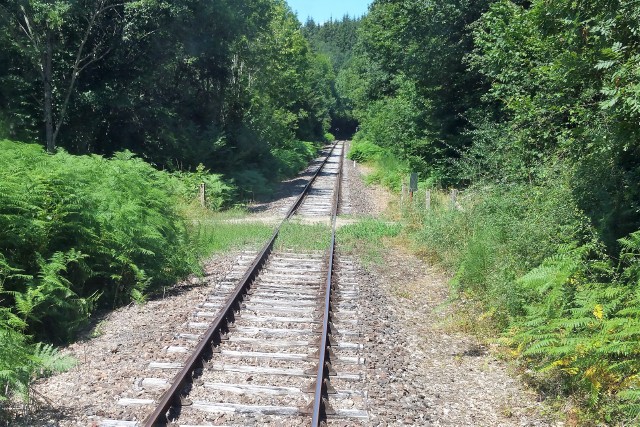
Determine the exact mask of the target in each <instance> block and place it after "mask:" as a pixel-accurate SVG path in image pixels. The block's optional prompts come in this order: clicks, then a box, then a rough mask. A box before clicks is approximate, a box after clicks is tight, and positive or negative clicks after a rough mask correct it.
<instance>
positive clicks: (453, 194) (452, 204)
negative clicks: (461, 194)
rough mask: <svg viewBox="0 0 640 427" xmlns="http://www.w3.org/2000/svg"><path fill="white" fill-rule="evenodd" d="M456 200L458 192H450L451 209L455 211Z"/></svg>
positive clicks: (454, 190) (453, 190)
mask: <svg viewBox="0 0 640 427" xmlns="http://www.w3.org/2000/svg"><path fill="white" fill-rule="evenodd" d="M457 199H458V190H456V189H455V188H454V189H452V190H451V209H456V201H457Z"/></svg>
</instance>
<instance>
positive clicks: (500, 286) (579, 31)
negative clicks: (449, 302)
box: [339, 0, 640, 425]
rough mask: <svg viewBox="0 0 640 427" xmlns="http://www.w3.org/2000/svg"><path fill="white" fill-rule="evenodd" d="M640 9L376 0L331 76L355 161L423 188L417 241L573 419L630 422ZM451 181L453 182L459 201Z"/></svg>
mask: <svg viewBox="0 0 640 427" xmlns="http://www.w3.org/2000/svg"><path fill="white" fill-rule="evenodd" d="M639 13H640V12H639V9H638V7H637V4H636V3H635V2H633V1H625V0H620V1H614V2H602V1H588V2H578V3H576V2H568V1H559V2H553V4H551V3H549V2H545V1H532V2H520V1H511V0H498V1H481V2H468V1H462V2H434V1H426V2H425V1H418V0H400V1H393V2H389V1H382V0H376V1H374V2H373V3H372V6H371V9H370V13H369V14H368V15H367V16H366V17H365V18H364V19H363V21H362V22H361V24H360V29H359V30H358V42H357V44H356V48H355V50H356V55H355V56H354V58H353V60H352V61H351V62H350V64H349V65H348V66H347V68H346V69H345V71H344V73H345V74H348V75H350V76H351V78H350V79H348V80H347V83H348V84H346V85H344V86H339V89H340V91H341V94H340V95H341V96H342V97H343V98H345V99H349V100H350V101H351V102H352V105H353V107H354V110H353V111H354V113H353V114H354V116H355V118H356V119H357V120H358V121H359V126H360V130H359V132H358V133H357V134H356V135H355V137H354V143H353V147H352V151H351V154H350V156H351V158H353V159H356V160H358V161H367V162H370V163H371V164H373V165H375V166H376V171H375V173H374V174H373V175H372V176H371V177H370V179H372V180H375V181H377V182H380V183H383V184H385V185H387V186H389V187H391V188H395V189H399V186H400V183H401V181H402V179H405V180H406V179H407V174H408V173H409V172H414V171H415V172H418V173H419V175H420V180H421V187H420V188H421V189H422V190H423V189H424V188H429V189H431V191H432V209H431V210H430V211H428V212H425V210H424V205H423V206H422V208H419V209H418V208H416V209H405V210H404V214H405V219H406V220H407V222H408V224H409V226H408V227H407V228H406V232H407V233H408V235H409V236H410V237H412V238H413V240H414V242H415V249H416V251H418V252H419V253H421V254H423V255H424V256H426V257H428V258H430V259H432V260H434V261H437V262H440V263H442V264H443V265H444V266H446V267H448V268H450V269H451V270H453V271H454V272H455V277H454V280H453V286H454V289H455V291H456V292H457V295H458V296H459V297H460V298H462V299H464V300H465V301H466V302H469V301H472V302H473V304H471V305H469V304H467V305H466V306H467V307H469V306H473V307H474V309H473V310H469V313H468V314H469V315H470V316H471V322H473V323H476V324H482V327H477V330H478V331H480V330H483V331H486V330H487V328H490V329H491V330H493V331H496V330H498V331H502V332H503V340H504V342H505V343H506V344H507V345H509V346H511V348H512V350H513V354H514V356H515V357H517V358H518V360H519V361H520V362H522V364H523V365H524V366H525V367H535V368H537V369H536V371H535V372H536V374H535V375H533V378H532V380H533V381H534V383H536V384H537V385H538V386H539V389H540V390H541V392H543V393H544V394H546V395H547V396H550V397H558V396H559V397H562V396H571V397H572V398H573V401H574V402H577V403H578V405H579V410H578V411H579V412H580V422H581V423H582V424H584V425H590V424H594V425H597V424H602V423H607V424H612V425H632V424H637V421H638V419H639V418H638V417H639V416H640V392H639V391H638V390H639V388H640V383H639V382H638V375H640V371H639V368H640V366H638V363H637V361H638V360H639V355H640V354H639V351H640V348H639V347H638V345H637V335H636V330H637V325H636V323H637V312H638V310H639V309H640V305H639V303H640V301H638V297H637V295H638V294H637V292H638V290H637V288H638V284H639V282H638V276H637V263H638V235H637V233H638V230H639V229H640V209H638V206H639V205H640V193H639V191H638V189H639V187H638V185H637V183H638V177H639V176H640V175H639V174H640V155H639V153H640V151H639V147H640V146H639V145H638V140H639V139H638V132H640V126H638V113H639V111H640V110H639V109H638V108H637V105H638V103H639V102H640V101H639V99H640V97H639V96H640V93H639V92H638V90H637V88H638V82H639V81H640V77H639V75H638V73H637V68H638V67H637V65H638V57H639V55H640V51H639V49H640V36H639V34H640V27H639V25H640V24H639V23H640V15H639ZM446 188H458V189H462V190H463V191H462V192H461V193H460V197H459V198H458V206H457V207H456V208H452V206H451V202H450V201H449V199H448V196H447V195H446V193H447V192H446V191H441V190H444V189H446ZM422 190H421V191H420V193H419V195H418V196H417V197H416V200H417V203H418V204H419V203H423V202H422V200H424V192H423V191H422Z"/></svg>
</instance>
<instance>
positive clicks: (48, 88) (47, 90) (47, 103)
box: [42, 31, 56, 153]
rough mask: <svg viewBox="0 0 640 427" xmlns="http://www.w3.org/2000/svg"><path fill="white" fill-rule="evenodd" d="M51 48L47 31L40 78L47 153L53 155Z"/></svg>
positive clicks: (49, 35) (54, 143)
mask: <svg viewBox="0 0 640 427" xmlns="http://www.w3.org/2000/svg"><path fill="white" fill-rule="evenodd" d="M52 56H53V46H52V42H51V33H50V32H49V31H47V34H46V37H45V48H44V52H43V58H42V62H43V64H42V77H43V82H44V126H45V132H46V140H47V151H48V152H49V153H53V152H55V150H56V141H55V137H54V134H53V86H52V84H51V82H52V79H53V75H52V74H53V72H52V66H51V63H52Z"/></svg>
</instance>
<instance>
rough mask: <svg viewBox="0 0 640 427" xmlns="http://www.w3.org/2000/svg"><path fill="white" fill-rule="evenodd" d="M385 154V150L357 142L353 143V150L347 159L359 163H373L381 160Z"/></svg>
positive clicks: (369, 143)
mask: <svg viewBox="0 0 640 427" xmlns="http://www.w3.org/2000/svg"><path fill="white" fill-rule="evenodd" d="M383 154H384V149H383V148H382V147H380V146H379V145H376V144H374V143H371V142H367V141H362V140H355V141H353V142H352V143H351V148H350V150H349V154H348V155H347V157H348V158H349V159H351V160H355V161H357V162H361V163H362V162H372V161H376V160H379V159H380V158H381V157H382V155H383Z"/></svg>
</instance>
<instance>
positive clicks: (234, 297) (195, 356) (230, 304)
mask: <svg viewBox="0 0 640 427" xmlns="http://www.w3.org/2000/svg"><path fill="white" fill-rule="evenodd" d="M337 145H338V143H337V142H336V143H335V144H334V145H333V147H331V150H330V151H329V154H328V155H327V157H326V158H325V159H324V160H323V162H322V163H321V164H320V166H319V167H318V169H317V170H316V172H315V173H314V174H313V176H312V177H311V179H310V180H309V182H308V183H307V185H305V187H304V189H303V190H302V192H301V193H300V195H299V196H298V197H297V198H296V201H295V202H294V204H293V205H292V207H291V208H290V209H289V211H288V212H287V214H286V216H285V218H284V219H283V220H282V221H281V222H280V224H279V225H278V227H277V228H276V229H275V231H274V232H273V235H272V236H271V238H270V239H269V241H268V242H267V243H266V244H265V245H264V246H263V248H262V250H261V251H260V253H259V254H258V255H257V256H256V258H255V260H254V261H253V263H252V264H251V266H250V267H249V269H248V270H247V272H246V273H245V274H244V276H243V277H242V278H241V279H240V281H239V282H238V285H237V286H236V288H235V289H234V290H233V292H232V293H231V295H230V296H229V298H228V299H227V301H226V303H225V305H224V307H223V308H222V309H221V310H220V312H219V314H218V315H217V316H216V318H215V319H214V320H213V322H212V323H211V326H209V328H208V329H207V330H206V332H205V333H204V335H203V337H202V339H201V340H200V341H199V342H198V344H197V345H196V347H195V349H194V351H193V352H192V353H191V356H189V358H188V359H187V361H186V362H185V364H184V367H183V368H182V369H181V370H180V371H179V372H178V373H177V374H176V375H175V376H174V377H173V380H172V382H171V386H170V387H169V388H168V389H167V391H165V392H164V393H163V394H162V396H161V397H160V399H159V401H158V403H157V405H156V408H155V409H154V411H153V412H152V413H151V414H150V415H149V416H148V417H147V418H146V419H145V420H144V422H143V425H144V426H145V427H157V426H166V425H167V424H169V420H168V417H167V413H168V412H169V411H170V410H171V408H172V407H179V406H180V405H181V398H182V395H183V393H184V390H185V389H186V388H187V387H188V386H189V385H190V384H191V383H192V382H193V373H194V371H195V370H196V369H201V368H202V367H203V365H204V361H205V360H204V359H205V358H206V357H207V356H208V355H210V354H211V353H212V348H211V347H212V346H211V345H212V343H214V342H215V341H216V340H218V341H220V340H221V339H222V337H221V335H222V334H223V332H224V330H225V329H226V328H227V324H228V323H229V320H232V319H233V318H234V313H235V311H237V309H238V308H239V306H240V303H241V302H242V299H243V298H244V295H245V294H246V292H247V290H248V288H249V287H250V286H251V283H252V282H253V280H254V279H255V278H256V276H257V275H258V273H259V271H260V269H261V268H262V266H263V265H264V263H265V262H266V260H267V259H268V258H269V255H270V254H271V251H272V250H273V245H274V243H275V241H276V238H277V237H278V234H279V233H280V228H281V227H282V225H283V224H284V223H285V222H286V221H287V220H288V219H289V218H290V217H291V216H292V215H293V214H294V213H295V211H296V210H297V209H298V207H299V206H300V204H302V200H303V199H304V197H305V196H306V194H307V193H308V192H309V189H310V188H311V184H312V183H313V182H314V181H315V179H316V178H317V177H318V175H319V174H320V172H321V171H322V168H324V166H325V165H326V163H327V161H328V160H329V157H331V154H332V153H333V151H334V150H335V148H336V146H337ZM340 161H341V162H342V156H341V157H340ZM332 215H333V212H332Z"/></svg>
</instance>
